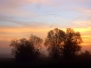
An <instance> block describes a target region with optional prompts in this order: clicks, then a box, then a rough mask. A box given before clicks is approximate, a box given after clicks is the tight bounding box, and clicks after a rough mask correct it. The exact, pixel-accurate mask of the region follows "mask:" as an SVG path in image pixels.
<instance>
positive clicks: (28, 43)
mask: <svg viewBox="0 0 91 68" xmlns="http://www.w3.org/2000/svg"><path fill="white" fill-rule="evenodd" d="M81 43H82V38H81V34H80V32H75V31H74V30H73V29H72V28H67V29H66V32H65V31H63V30H60V29H58V28H55V29H53V30H50V31H49V32H48V35H47V37H46V39H45V40H44V45H45V46H46V48H47V51H48V52H49V56H48V57H45V56H43V55H42V54H41V46H42V44H43V40H42V39H41V38H40V37H37V36H35V35H33V34H31V36H30V38H29V39H25V38H22V39H19V40H16V39H15V40H12V41H11V44H10V46H11V47H12V54H13V55H14V57H15V58H14V59H15V60H17V61H21V62H17V61H15V60H14V59H4V60H3V59H0V67H1V66H2V67H40V68H41V67H43V68H44V67H56V68H57V67H62V66H72V65H75V66H77V65H78V66H79V65H80V66H87V65H88V66H91V53H90V51H87V50H86V51H85V52H81V48H82V47H81V46H80V44H81ZM40 55H41V56H40ZM27 61H28V62H27Z"/></svg>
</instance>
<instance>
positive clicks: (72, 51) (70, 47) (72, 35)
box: [63, 28, 82, 59]
mask: <svg viewBox="0 0 91 68" xmlns="http://www.w3.org/2000/svg"><path fill="white" fill-rule="evenodd" d="M81 42H82V38H81V35H80V33H79V32H74V30H73V29H71V28H67V32H66V36H65V40H64V48H63V56H64V58H68V59H69V58H73V57H75V55H76V54H77V53H78V52H79V51H80V50H81V46H80V43H81Z"/></svg>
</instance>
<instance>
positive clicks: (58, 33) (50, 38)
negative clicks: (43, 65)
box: [44, 28, 65, 58]
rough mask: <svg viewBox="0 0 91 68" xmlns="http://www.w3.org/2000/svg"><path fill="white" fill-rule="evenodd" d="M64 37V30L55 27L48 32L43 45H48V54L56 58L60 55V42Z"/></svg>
mask: <svg viewBox="0 0 91 68" xmlns="http://www.w3.org/2000/svg"><path fill="white" fill-rule="evenodd" d="M64 39H65V32H64V31H62V30H60V29H58V28H55V29H54V30H50V31H49V32H48V35H47V38H46V40H45V43H44V44H45V46H47V47H48V51H49V56H51V57H53V58H58V57H59V56H60V55H61V50H62V48H63V46H62V42H63V41H64Z"/></svg>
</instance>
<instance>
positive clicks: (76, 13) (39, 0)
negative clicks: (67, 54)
mask: <svg viewBox="0 0 91 68" xmlns="http://www.w3.org/2000/svg"><path fill="white" fill-rule="evenodd" d="M54 28H59V29H61V30H65V31H66V28H73V29H74V30H75V31H79V32H80V33H81V35H82V39H83V43H82V44H81V46H82V50H83V51H84V50H91V0H0V54H7V53H11V47H10V46H9V45H10V42H11V40H12V39H20V38H29V37H30V35H31V34H34V35H37V36H39V37H41V38H42V39H45V38H46V36H47V32H48V31H50V30H51V29H54Z"/></svg>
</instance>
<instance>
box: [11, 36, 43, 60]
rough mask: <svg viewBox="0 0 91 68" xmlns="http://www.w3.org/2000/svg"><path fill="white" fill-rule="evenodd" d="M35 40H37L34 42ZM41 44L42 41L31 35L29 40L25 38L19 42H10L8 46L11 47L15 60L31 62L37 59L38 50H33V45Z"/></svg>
mask: <svg viewBox="0 0 91 68" xmlns="http://www.w3.org/2000/svg"><path fill="white" fill-rule="evenodd" d="M36 39H37V40H36ZM35 43H36V45H37V44H38V45H39V44H41V43H42V39H40V38H39V37H37V36H34V35H31V36H30V40H26V39H25V38H23V39H20V40H12V42H11V44H10V46H12V47H13V49H12V53H13V55H14V56H15V58H16V60H19V61H31V60H33V59H35V58H37V57H38V55H39V49H38V48H35V45H34V44H35Z"/></svg>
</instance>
